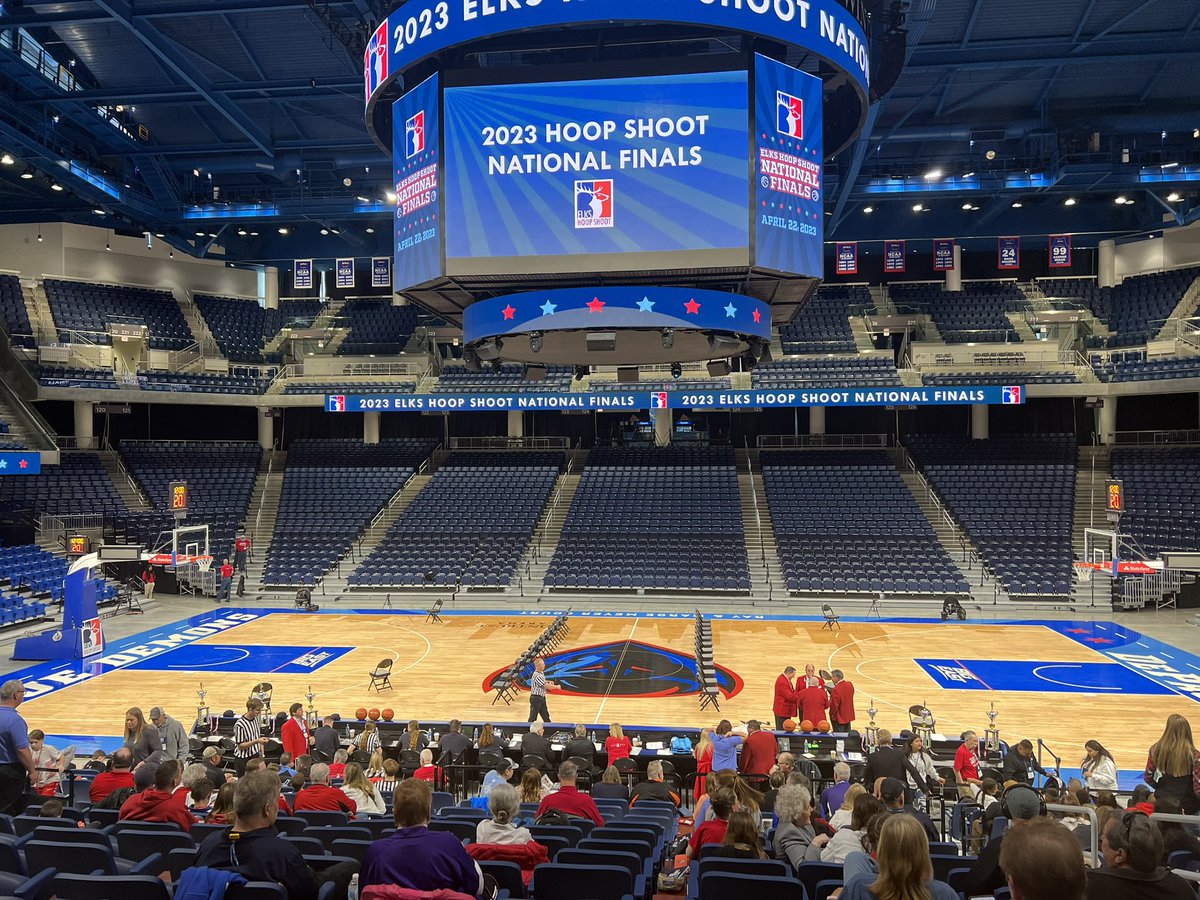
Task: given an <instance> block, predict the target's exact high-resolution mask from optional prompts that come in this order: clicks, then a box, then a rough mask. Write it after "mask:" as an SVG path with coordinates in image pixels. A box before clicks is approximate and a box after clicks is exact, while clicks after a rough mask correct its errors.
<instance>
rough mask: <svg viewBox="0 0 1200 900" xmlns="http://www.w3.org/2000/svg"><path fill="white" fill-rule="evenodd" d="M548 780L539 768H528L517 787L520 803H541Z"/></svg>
mask: <svg viewBox="0 0 1200 900" xmlns="http://www.w3.org/2000/svg"><path fill="white" fill-rule="evenodd" d="M548 781H549V779H548V778H546V776H545V775H543V774H542V773H541V772H540V771H538V770H537V769H534V768H529V769H526V770H525V774H524V775H522V776H521V784H520V786H519V787H517V788H516V789H515V790H516V792H517V795H518V801H519V802H520V803H541V802H542V798H543V797H544V796H546V792H547V790H548V789H547V787H546V782H548ZM493 843H494V842H493Z"/></svg>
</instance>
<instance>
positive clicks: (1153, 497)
mask: <svg viewBox="0 0 1200 900" xmlns="http://www.w3.org/2000/svg"><path fill="white" fill-rule="evenodd" d="M1112 473H1113V477H1114V478H1120V479H1121V480H1122V481H1123V482H1124V483H1125V514H1124V515H1123V516H1122V517H1121V530H1122V531H1123V532H1124V531H1126V530H1127V531H1128V533H1129V534H1131V535H1132V536H1133V537H1134V538H1135V539H1136V540H1137V542H1138V543H1139V544H1140V545H1141V547H1142V549H1143V550H1144V551H1145V552H1146V553H1147V554H1149V555H1150V556H1157V555H1158V554H1160V553H1161V552H1162V551H1163V550H1200V519H1198V518H1197V516H1196V510H1197V509H1200V448H1197V447H1117V448H1115V449H1114V450H1113V452H1112Z"/></svg>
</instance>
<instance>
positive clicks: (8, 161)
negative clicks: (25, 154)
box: [0, 153, 16, 166]
mask: <svg viewBox="0 0 1200 900" xmlns="http://www.w3.org/2000/svg"><path fill="white" fill-rule="evenodd" d="M15 162H16V160H15V159H13V158H12V154H11V153H5V154H4V155H3V156H0V163H3V164H4V165H6V166H11V165H12V164H13V163H15Z"/></svg>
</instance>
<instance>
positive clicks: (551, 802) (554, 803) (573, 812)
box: [535, 760, 604, 826]
mask: <svg viewBox="0 0 1200 900" xmlns="http://www.w3.org/2000/svg"><path fill="white" fill-rule="evenodd" d="M578 778H579V768H578V767H577V766H576V765H575V763H573V762H571V761H570V760H568V761H567V762H564V763H561V764H560V765H559V767H558V790H557V791H555V792H554V793H553V794H547V795H546V796H545V797H543V798H542V802H541V804H540V805H539V806H538V808H537V814H536V816H535V818H538V817H540V816H541V815H542V813H545V812H548V811H549V810H552V809H553V810H556V811H558V812H560V813H562V814H563V815H566V816H574V817H576V818H578V819H591V820H592V821H593V822H595V823H596V825H597V826H602V825H603V824H604V816H602V815H600V810H599V809H597V808H596V804H595V801H593V800H592V798H591V797H589V796H588V795H587V794H581V793H579V789H578V788H577V787H576V786H575V783H576V781H577V780H578Z"/></svg>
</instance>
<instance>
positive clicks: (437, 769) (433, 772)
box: [413, 747, 442, 784]
mask: <svg viewBox="0 0 1200 900" xmlns="http://www.w3.org/2000/svg"><path fill="white" fill-rule="evenodd" d="M413 778H420V779H421V780H422V781H428V782H429V783H430V784H435V783H437V782H438V781H441V780H442V767H441V766H435V765H434V764H433V751H432V750H430V749H429V748H428V747H426V748H425V749H424V750H422V751H421V765H420V767H419V768H418V769H417V770H416V771H415V772H413Z"/></svg>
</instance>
